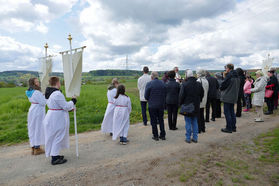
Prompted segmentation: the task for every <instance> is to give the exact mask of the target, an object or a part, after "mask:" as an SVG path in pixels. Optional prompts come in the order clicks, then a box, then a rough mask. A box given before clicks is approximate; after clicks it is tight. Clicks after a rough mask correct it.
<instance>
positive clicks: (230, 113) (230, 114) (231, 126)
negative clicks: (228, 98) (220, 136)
mask: <svg viewBox="0 0 279 186" xmlns="http://www.w3.org/2000/svg"><path fill="white" fill-rule="evenodd" d="M224 114H225V117H226V123H227V124H226V129H227V130H229V131H232V130H236V117H235V113H234V104H232V103H224Z"/></svg>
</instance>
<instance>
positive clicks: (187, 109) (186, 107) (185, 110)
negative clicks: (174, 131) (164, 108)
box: [179, 103, 195, 116]
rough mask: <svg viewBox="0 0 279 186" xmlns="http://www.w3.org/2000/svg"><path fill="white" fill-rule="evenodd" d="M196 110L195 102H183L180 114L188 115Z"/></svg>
mask: <svg viewBox="0 0 279 186" xmlns="http://www.w3.org/2000/svg"><path fill="white" fill-rule="evenodd" d="M194 111H195V106H194V104H193V103H189V104H182V105H181V108H180V112H179V114H181V115H183V116H186V115H191V114H193V112H194Z"/></svg>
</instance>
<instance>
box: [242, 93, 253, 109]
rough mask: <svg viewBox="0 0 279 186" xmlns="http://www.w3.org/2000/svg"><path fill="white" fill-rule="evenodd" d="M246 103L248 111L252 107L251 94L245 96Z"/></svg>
mask: <svg viewBox="0 0 279 186" xmlns="http://www.w3.org/2000/svg"><path fill="white" fill-rule="evenodd" d="M244 97H245V102H246V109H250V108H252V107H251V94H244Z"/></svg>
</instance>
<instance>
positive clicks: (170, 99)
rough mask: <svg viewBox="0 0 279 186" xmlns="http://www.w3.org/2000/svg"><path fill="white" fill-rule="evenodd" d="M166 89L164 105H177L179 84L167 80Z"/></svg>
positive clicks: (172, 80) (173, 80)
mask: <svg viewBox="0 0 279 186" xmlns="http://www.w3.org/2000/svg"><path fill="white" fill-rule="evenodd" d="M166 89H167V96H166V104H176V105H178V97H179V91H180V84H179V83H177V82H176V81H175V79H169V81H168V82H167V84H166Z"/></svg>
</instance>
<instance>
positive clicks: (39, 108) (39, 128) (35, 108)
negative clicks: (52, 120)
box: [26, 78, 46, 155]
mask: <svg viewBox="0 0 279 186" xmlns="http://www.w3.org/2000/svg"><path fill="white" fill-rule="evenodd" d="M26 96H27V97H28V99H29V101H30V102H31V106H30V108H29V111H28V118H27V121H28V136H29V142H30V147H31V148H32V153H31V154H32V155H39V154H43V153H44V152H45V151H44V150H43V149H41V148H40V145H44V144H45V142H44V141H45V139H44V127H43V120H44V118H45V106H46V100H45V97H44V95H43V94H42V92H41V87H40V82H39V80H38V79H37V78H31V79H29V89H28V90H27V91H26Z"/></svg>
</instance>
